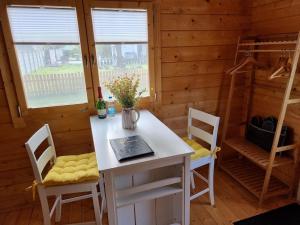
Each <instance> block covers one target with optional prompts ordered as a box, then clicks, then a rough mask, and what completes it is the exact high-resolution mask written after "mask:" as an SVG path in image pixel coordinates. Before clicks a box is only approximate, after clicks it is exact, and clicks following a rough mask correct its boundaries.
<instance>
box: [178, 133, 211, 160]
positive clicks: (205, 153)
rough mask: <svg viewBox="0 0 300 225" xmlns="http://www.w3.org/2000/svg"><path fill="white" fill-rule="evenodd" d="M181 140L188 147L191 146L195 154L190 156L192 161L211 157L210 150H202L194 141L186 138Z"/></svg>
mask: <svg viewBox="0 0 300 225" xmlns="http://www.w3.org/2000/svg"><path fill="white" fill-rule="evenodd" d="M182 139H183V140H184V142H185V143H187V144H188V145H189V146H191V147H192V149H193V150H194V152H195V153H194V154H192V155H191V159H192V160H197V159H200V158H203V157H207V156H211V155H212V154H211V151H210V150H208V149H207V148H204V147H203V146H202V145H200V144H199V143H197V142H196V141H194V140H191V139H189V138H188V137H183V138H182Z"/></svg>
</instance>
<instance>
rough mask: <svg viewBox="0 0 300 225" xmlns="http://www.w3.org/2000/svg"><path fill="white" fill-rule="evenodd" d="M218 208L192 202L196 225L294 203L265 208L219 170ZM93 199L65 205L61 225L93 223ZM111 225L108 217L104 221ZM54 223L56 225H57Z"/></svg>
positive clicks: (11, 223) (37, 212) (23, 215)
mask: <svg viewBox="0 0 300 225" xmlns="http://www.w3.org/2000/svg"><path fill="white" fill-rule="evenodd" d="M215 177H216V181H215V187H216V190H215V191H216V207H211V206H210V205H209V202H208V197H207V196H203V197H201V198H199V199H196V200H194V201H193V202H192V203H191V224H192V225H230V224H232V222H234V221H237V220H240V219H243V218H247V217H251V216H253V215H256V214H259V213H261V212H264V211H267V210H270V209H273V208H277V207H280V206H283V205H286V204H289V203H291V202H292V201H293V200H291V199H287V198H285V197H281V198H276V199H274V198H273V199H271V200H270V201H267V202H266V203H265V204H264V206H263V207H262V208H259V207H258V205H257V200H256V199H255V198H254V197H253V196H252V195H251V194H249V193H248V192H247V191H246V190H245V189H243V188H242V187H240V186H239V185H238V184H237V183H236V182H235V181H233V180H232V179H231V178H230V177H229V176H228V175H227V174H225V173H224V172H222V171H218V170H217V171H216V174H215ZM93 217H94V214H93V208H92V204H91V201H90V200H85V201H82V202H76V203H71V204H67V205H64V206H63V211H62V221H61V223H59V224H68V223H78V222H83V221H91V220H93ZM103 222H104V224H107V217H106V216H105V218H104V221H103ZM41 224H42V212H41V209H40V206H39V205H36V206H35V207H30V208H23V209H19V210H15V211H11V212H5V213H1V214H0V225H41ZM53 224H54V223H53Z"/></svg>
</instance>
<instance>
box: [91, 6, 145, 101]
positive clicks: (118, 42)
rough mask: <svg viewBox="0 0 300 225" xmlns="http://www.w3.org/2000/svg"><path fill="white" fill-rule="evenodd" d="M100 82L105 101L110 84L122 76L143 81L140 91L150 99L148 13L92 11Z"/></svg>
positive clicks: (128, 10) (143, 11)
mask: <svg viewBox="0 0 300 225" xmlns="http://www.w3.org/2000/svg"><path fill="white" fill-rule="evenodd" d="M92 15H93V27H94V35H95V40H96V52H97V62H98V67H99V68H98V69H99V80H100V85H101V86H102V92H103V95H104V98H105V99H108V97H109V95H110V93H109V92H108V90H107V89H106V88H105V83H106V82H107V81H110V80H113V79H115V78H117V77H121V76H125V75H128V76H135V77H137V78H139V79H140V87H139V89H140V90H139V91H142V90H145V92H144V93H143V96H144V97H145V96H149V95H150V82H149V63H148V58H149V57H148V23H147V11H146V10H139V11H137V10H135V9H133V10H130V9H126V10H116V9H115V10H107V9H93V10H92Z"/></svg>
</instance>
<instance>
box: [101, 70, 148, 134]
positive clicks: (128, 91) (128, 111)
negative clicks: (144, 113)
mask: <svg viewBox="0 0 300 225" xmlns="http://www.w3.org/2000/svg"><path fill="white" fill-rule="evenodd" d="M139 84H140V80H139V79H137V78H135V76H134V75H132V76H128V75H125V76H123V77H118V78H116V79H114V80H112V81H110V82H108V83H107V84H106V87H107V89H108V90H109V91H110V92H111V93H112V95H113V96H114V97H115V98H116V100H117V102H118V103H119V104H120V105H121V106H122V126H123V128H124V129H135V128H136V124H137V121H138V120H139V117H140V113H139V111H138V110H137V109H136V108H135V107H136V104H137V102H138V101H139V99H140V97H141V95H142V94H143V92H144V91H145V90H143V91H140V92H139V91H138V88H139Z"/></svg>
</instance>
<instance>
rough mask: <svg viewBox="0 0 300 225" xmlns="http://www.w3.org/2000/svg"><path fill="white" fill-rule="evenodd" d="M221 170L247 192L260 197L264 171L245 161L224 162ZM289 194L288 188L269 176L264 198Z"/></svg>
mask: <svg viewBox="0 0 300 225" xmlns="http://www.w3.org/2000/svg"><path fill="white" fill-rule="evenodd" d="M221 169H223V170H224V171H225V172H226V173H228V174H229V175H230V176H232V177H233V178H234V179H235V180H236V181H237V182H238V183H240V184H241V185H242V186H243V187H245V188H246V189H247V190H248V191H249V192H251V193H252V194H253V195H255V196H256V197H257V198H259V197H260V194H261V191H262V186H263V183H264V178H265V174H266V171H265V170H263V169H261V168H260V167H258V166H256V165H255V164H253V163H251V162H250V161H248V160H246V159H238V158H235V159H230V160H224V161H222V164H221ZM288 193H289V187H288V185H286V184H285V183H283V182H281V181H280V180H279V179H277V178H276V177H274V176H271V179H270V183H269V189H268V192H267V194H266V195H265V198H269V197H272V196H278V195H285V194H288Z"/></svg>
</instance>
